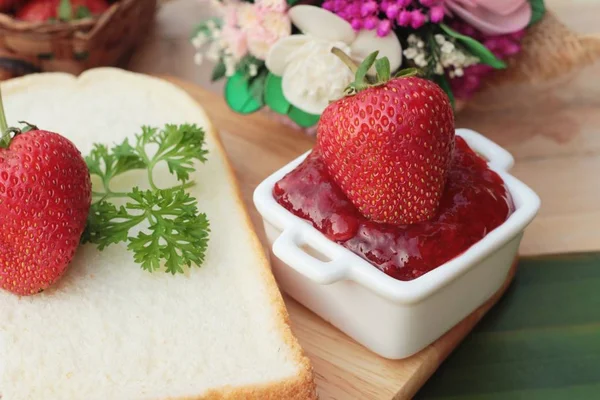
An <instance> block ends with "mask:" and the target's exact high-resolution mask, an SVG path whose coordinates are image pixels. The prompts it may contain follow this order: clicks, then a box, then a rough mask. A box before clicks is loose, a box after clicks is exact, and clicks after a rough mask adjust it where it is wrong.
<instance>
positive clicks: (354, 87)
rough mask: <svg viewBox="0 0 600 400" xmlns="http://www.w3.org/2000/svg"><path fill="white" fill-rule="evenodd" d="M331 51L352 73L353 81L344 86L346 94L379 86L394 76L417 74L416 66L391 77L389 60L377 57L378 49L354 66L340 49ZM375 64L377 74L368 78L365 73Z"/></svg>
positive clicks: (402, 76)
mask: <svg viewBox="0 0 600 400" xmlns="http://www.w3.org/2000/svg"><path fill="white" fill-rule="evenodd" d="M331 52H332V53H333V54H335V55H336V56H337V57H338V58H339V59H340V60H342V62H343V63H344V64H346V65H347V66H348V68H350V70H351V71H352V73H353V74H354V81H353V82H351V83H350V84H349V85H348V87H346V90H345V93H346V95H347V96H352V95H355V94H356V93H358V92H360V91H361V90H365V89H367V88H370V87H375V86H381V85H384V84H385V83H386V82H388V81H390V79H396V78H407V77H409V76H416V75H419V70H418V69H416V68H406V69H403V70H400V71H398V72H397V73H396V74H395V75H394V76H393V77H392V73H391V71H390V60H388V58H387V57H381V58H379V59H378V58H377V56H378V55H379V51H374V52H373V53H371V54H369V55H368V56H367V57H366V58H365V59H364V61H363V62H362V63H360V65H359V66H356V64H355V63H354V61H353V60H352V59H351V58H350V57H349V56H348V55H347V54H346V53H344V52H343V51H342V50H340V49H339V48H337V47H334V48H332V49H331ZM373 65H375V70H376V72H377V75H376V77H375V78H369V76H367V73H368V72H369V70H370V69H371V67H373Z"/></svg>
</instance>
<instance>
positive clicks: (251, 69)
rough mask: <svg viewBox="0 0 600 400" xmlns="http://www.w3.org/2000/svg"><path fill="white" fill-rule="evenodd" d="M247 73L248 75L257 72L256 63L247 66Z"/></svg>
mask: <svg viewBox="0 0 600 400" xmlns="http://www.w3.org/2000/svg"><path fill="white" fill-rule="evenodd" d="M248 73H249V74H250V76H256V74H258V68H257V67H256V64H250V65H249V66H248Z"/></svg>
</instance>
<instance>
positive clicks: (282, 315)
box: [169, 85, 318, 400]
mask: <svg viewBox="0 0 600 400" xmlns="http://www.w3.org/2000/svg"><path fill="white" fill-rule="evenodd" d="M173 86H175V85H173ZM175 88H176V89H178V90H181V91H182V92H183V93H184V94H185V95H186V96H188V97H190V99H191V100H192V101H193V102H194V103H196V104H198V103H197V102H196V101H195V100H194V99H193V98H192V97H191V96H190V95H189V94H188V93H187V92H185V91H184V90H183V89H181V88H179V87H177V86H175ZM198 109H199V111H200V112H202V113H204V115H206V112H205V111H204V110H203V109H202V108H201V107H198ZM206 120H207V121H208V123H209V125H210V128H209V129H208V131H209V132H210V135H212V137H213V139H215V143H216V146H217V148H218V149H219V152H220V153H221V156H222V157H223V159H224V160H225V165H226V168H227V174H228V176H229V179H230V181H231V182H232V183H233V186H234V189H235V194H236V198H235V200H236V203H237V205H238V207H239V208H240V210H241V211H242V213H243V214H244V220H245V221H244V223H245V225H246V228H247V229H248V230H249V231H250V235H251V236H252V242H253V245H254V248H255V251H256V252H257V253H258V254H260V258H261V271H260V272H261V275H262V278H263V279H264V281H265V282H266V283H267V288H268V291H269V293H268V294H269V298H270V299H271V304H273V306H274V307H275V308H276V310H277V317H278V318H277V320H278V328H279V330H280V332H281V334H282V335H283V337H284V340H285V343H286V344H287V345H288V346H290V348H291V349H292V351H293V353H294V354H295V355H296V359H295V361H296V363H298V364H299V365H300V367H301V372H300V375H299V376H298V377H297V378H296V379H293V380H283V381H279V382H274V383H273V384H270V385H255V386H243V387H224V388H222V389H218V390H211V391H210V392H208V393H206V394H204V395H202V396H200V397H190V398H183V399H176V400H201V399H202V400H217V399H223V400H234V399H248V400H250V399H261V400H271V399H273V400H275V399H285V400H313V399H317V398H318V396H317V393H316V385H315V382H314V376H313V370H312V366H311V364H310V361H309V359H308V357H306V355H305V354H304V350H303V349H302V347H300V344H299V343H298V340H297V339H296V337H295V336H294V335H293V333H292V329H291V325H290V316H289V314H288V311H287V308H286V306H285V303H284V302H283V297H282V296H281V292H280V291H279V287H278V286H277V283H276V281H275V277H274V276H273V274H272V272H271V266H270V263H269V260H268V258H267V256H266V255H265V252H264V247H263V246H262V244H261V242H260V240H259V239H258V236H257V235H256V231H255V230H254V226H253V224H252V220H251V219H250V215H249V214H248V210H247V209H246V206H245V205H244V201H243V200H242V194H241V190H240V186H239V183H238V180H237V178H236V176H235V172H234V170H233V167H232V166H231V162H230V161H229V157H227V153H226V151H225V148H224V146H223V142H222V140H221V136H220V135H219V133H218V132H217V131H216V129H215V127H214V125H213V124H212V121H211V119H210V118H209V117H208V115H206ZM169 400H171V399H169Z"/></svg>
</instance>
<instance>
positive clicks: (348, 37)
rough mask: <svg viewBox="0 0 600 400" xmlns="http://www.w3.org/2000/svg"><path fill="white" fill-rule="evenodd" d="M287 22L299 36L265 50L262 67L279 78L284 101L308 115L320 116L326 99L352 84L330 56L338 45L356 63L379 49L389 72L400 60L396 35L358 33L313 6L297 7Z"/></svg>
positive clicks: (343, 68)
mask: <svg viewBox="0 0 600 400" xmlns="http://www.w3.org/2000/svg"><path fill="white" fill-rule="evenodd" d="M289 16H290V18H291V20H292V23H293V24H294V25H295V26H297V27H298V29H300V31H302V33H303V34H301V35H292V36H287V37H285V38H283V39H280V40H279V41H277V43H275V45H274V46H272V47H271V49H270V50H269V53H268V55H267V58H266V60H265V61H266V65H267V68H268V69H269V70H270V71H271V72H272V73H273V74H275V75H279V76H281V77H282V78H283V79H282V89H283V95H284V96H285V98H286V99H287V100H288V101H289V102H290V103H291V104H293V105H294V106H296V107H298V108H299V109H301V110H303V111H305V112H307V113H310V114H321V113H322V112H323V110H325V108H326V107H327V105H328V104H329V101H331V100H335V99H338V98H340V97H342V95H343V92H344V88H345V87H346V86H347V85H348V84H349V83H350V82H351V81H352V79H353V75H352V73H351V71H350V69H349V68H348V67H347V66H346V65H345V64H344V63H343V62H342V61H341V60H340V59H339V58H337V57H336V56H335V55H333V54H332V53H331V49H332V48H333V47H338V48H340V49H341V50H342V51H344V52H345V53H346V54H348V55H349V56H350V57H352V58H353V59H355V60H356V61H358V62H360V61H362V60H363V59H364V58H365V57H366V56H367V55H369V54H370V53H371V52H373V51H375V50H379V56H380V57H383V56H385V57H387V58H388V59H389V61H390V65H391V69H392V70H395V69H397V68H398V67H399V66H400V64H401V62H402V48H401V46H400V42H399V41H398V38H397V37H396V35H393V34H392V35H387V36H386V37H383V38H381V37H378V36H377V34H376V32H375V31H369V30H363V31H360V32H359V33H358V34H357V33H356V32H354V30H353V29H352V26H351V25H350V24H349V23H348V22H346V21H345V20H344V19H342V18H341V17H338V16H337V15H335V14H333V13H331V12H329V11H327V10H325V9H322V8H319V7H315V6H308V5H300V6H295V7H292V8H291V9H290V11H289Z"/></svg>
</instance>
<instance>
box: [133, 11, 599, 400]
mask: <svg viewBox="0 0 600 400" xmlns="http://www.w3.org/2000/svg"><path fill="white" fill-rule="evenodd" d="M547 4H548V5H549V7H550V8H551V9H552V10H553V11H554V12H555V13H556V14H557V15H558V16H559V17H560V18H561V20H562V21H563V22H565V23H566V24H567V25H568V26H570V27H571V28H573V29H575V30H577V31H578V32H582V33H597V32H600V26H598V22H599V21H598V16H599V15H600V1H597V0H573V1H569V0H547ZM210 12H211V11H210V9H209V7H208V5H207V2H206V1H204V2H202V1H199V0H170V1H168V2H167V3H166V4H165V5H164V6H163V7H162V8H161V10H160V12H159V15H158V23H157V26H156V27H155V29H154V31H153V32H150V33H149V35H148V38H147V40H146V42H145V43H144V45H143V46H142V47H141V48H140V49H139V50H138V51H137V52H136V53H135V54H134V56H133V58H132V60H131V63H130V65H129V68H130V69H132V70H134V71H138V72H144V73H151V74H158V75H170V76H175V77H177V78H180V79H183V80H185V81H189V82H193V83H195V84H197V85H199V86H202V87H203V88H205V89H208V90H209V91H213V92H220V91H221V90H222V83H210V82H209V78H208V77H209V75H210V71H211V67H212V66H211V65H208V64H206V65H202V66H200V67H198V66H196V65H195V64H194V63H193V52H194V51H193V48H192V47H191V46H190V44H189V42H188V37H189V32H190V31H191V29H192V27H193V26H194V24H196V23H197V22H198V21H200V20H202V19H203V18H206V17H207V16H209V15H210ZM555 50H556V51H560V49H555ZM179 83H182V82H179ZM182 84H183V83H182ZM196 97H197V98H199V99H200V100H201V101H202V99H203V98H204V99H205V101H206V102H208V103H210V105H209V106H207V109H208V111H209V113H211V109H213V110H221V109H222V106H223V101H222V99H219V97H218V96H212V95H210V93H206V92H204V91H197V92H196ZM214 114H215V112H214V111H213V112H212V113H211V116H213V117H214ZM217 114H218V117H217V118H216V120H215V124H216V126H217V127H218V128H219V129H220V130H221V132H222V134H223V137H224V142H225V147H226V149H227V150H228V152H229V153H230V154H232V155H239V154H248V156H249V157H251V156H252V154H254V155H256V154H258V153H261V152H262V151H263V149H266V151H267V152H268V153H270V154H276V155H277V157H276V158H275V159H273V160H271V161H270V162H269V163H265V164H264V168H266V169H265V170H264V171H262V170H261V171H259V173H257V172H256V170H248V169H244V168H243V162H242V161H241V160H236V159H233V160H232V162H233V164H234V166H238V168H237V170H236V172H237V174H238V178H239V180H240V182H241V185H242V192H243V193H244V194H245V197H246V200H247V201H249V200H250V199H249V194H250V193H251V192H252V190H253V189H254V187H255V186H256V184H258V181H259V179H260V177H261V176H263V177H264V176H266V175H267V174H268V173H269V172H271V170H267V169H269V168H270V169H273V170H274V168H276V167H277V166H278V165H282V164H283V163H284V161H286V160H290V159H292V158H293V157H295V156H297V155H299V154H301V153H302V152H304V151H305V150H307V149H308V148H310V147H311V145H312V139H311V138H308V137H305V136H302V135H301V134H299V133H298V132H295V131H294V130H292V129H290V128H286V127H283V126H281V125H279V124H277V123H274V122H270V121H267V120H266V119H265V118H264V117H263V116H261V115H255V116H250V117H247V118H240V117H234V116H233V114H227V113H222V112H221V111H217ZM249 125H252V127H253V129H248V126H249ZM457 126H458V127H468V128H471V129H475V130H478V131H480V132H482V133H484V134H485V135H487V136H488V137H490V138H491V139H492V140H494V141H496V142H497V143H499V144H500V145H502V146H503V147H505V148H507V149H508V150H509V151H510V152H511V153H512V154H513V155H514V156H515V158H516V166H515V168H514V170H513V174H514V175H515V176H517V177H518V178H520V179H521V180H523V181H524V182H526V183H527V184H528V185H530V186H531V187H532V188H533V189H534V190H535V191H536V192H537V193H538V194H539V195H540V197H541V198H542V203H543V204H542V209H541V211H540V214H539V216H538V218H537V219H536V220H535V221H534V223H533V224H532V225H531V226H530V227H529V229H528V231H527V233H526V235H525V238H524V240H523V243H522V246H521V249H520V252H521V254H524V255H539V254H549V253H564V252H579V251H590V250H595V251H597V250H600V62H597V63H596V64H593V65H591V66H588V67H585V68H583V69H580V70H577V71H574V72H573V73H571V74H569V75H566V76H564V77H562V78H561V79H556V80H553V81H550V82H541V83H538V84H535V85H513V86H507V87H505V88H503V89H502V90H497V91H495V92H493V93H487V94H483V95H480V96H478V97H477V98H476V99H475V100H474V101H473V102H472V103H471V104H470V105H469V106H468V107H467V109H465V110H464V111H462V112H461V113H460V115H459V116H458V118H457ZM257 128H258V129H257ZM262 132H264V133H262ZM269 135H271V136H269ZM273 135H277V137H276V139H269V137H271V138H272V137H273ZM261 146H263V147H264V148H263V149H261V148H260V147H261ZM261 168H262V167H261ZM252 214H253V220H254V222H255V224H256V226H260V225H259V224H258V222H259V221H258V218H257V215H256V213H252ZM288 306H289V307H290V312H291V313H292V319H293V320H294V322H295V324H294V325H295V326H294V327H295V330H296V331H297V334H298V336H300V337H302V338H304V339H301V340H304V342H303V343H302V345H303V346H304V347H305V348H306V349H307V351H308V352H309V355H310V356H311V359H312V361H313V364H314V366H315V370H316V373H317V380H318V382H319V383H320V385H321V396H322V398H324V399H341V400H345V399H354V398H365V399H366V398H368V399H386V398H391V397H393V396H396V397H395V398H406V397H407V393H412V392H414V390H413V389H414V388H411V387H408V388H407V389H406V390H407V392H401V393H399V394H398V393H397V389H398V387H397V386H396V385H395V382H398V381H406V380H407V379H408V378H409V377H410V376H414V375H415V374H419V373H421V372H422V371H421V370H420V368H425V369H426V370H427V369H428V368H431V366H428V365H427V364H426V363H423V362H418V363H415V364H412V367H408V368H404V369H402V368H401V369H398V368H397V364H394V363H393V362H390V361H388V360H383V359H381V358H372V357H364V358H363V359H362V361H361V360H360V359H359V361H358V362H356V359H357V356H358V357H360V356H361V354H363V353H361V351H362V348H361V347H360V346H358V345H356V344H351V345H350V346H349V347H347V348H346V349H345V350H344V351H345V352H347V353H346V354H344V353H342V354H341V355H340V354H339V352H337V353H336V352H335V351H334V350H332V348H333V347H335V346H336V345H337V343H339V342H343V341H347V339H346V338H345V337H344V336H343V334H341V333H339V331H337V330H335V329H334V328H331V327H328V328H326V329H324V328H323V322H322V321H321V320H320V319H319V318H318V317H316V316H314V315H313V314H311V313H310V312H308V311H306V310H305V309H303V308H302V307H300V306H298V305H297V304H296V303H294V302H289V303H288ZM296 321H301V323H297V322H296ZM309 331H310V332H313V333H314V332H315V331H316V332H319V335H321V336H319V335H314V334H313V335H308V334H306V333H307V332H309ZM306 338H310V339H306ZM450 340H460V337H457V338H451V339H450ZM431 351H432V352H433V353H430V354H429V356H432V355H433V358H432V359H435V358H436V357H438V358H439V357H443V356H444V352H445V351H447V349H446V348H445V347H442V348H434V349H433V350H431ZM344 357H346V359H347V362H345V363H344ZM430 358H431V357H430ZM421 366H422V367H421ZM373 370H379V371H380V373H375V374H374V373H371V372H370V371H373ZM321 371H327V375H324V373H322V372H321ZM365 371H366V373H365ZM414 382H419V380H418V379H417V380H415V381H414ZM365 387H367V388H369V389H368V390H369V391H368V392H364V391H361V388H365ZM358 393H362V394H363V396H362V397H359V396H358ZM365 396H366V397H365Z"/></svg>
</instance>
